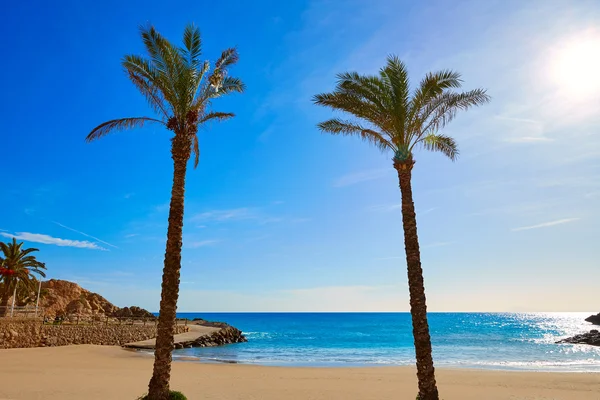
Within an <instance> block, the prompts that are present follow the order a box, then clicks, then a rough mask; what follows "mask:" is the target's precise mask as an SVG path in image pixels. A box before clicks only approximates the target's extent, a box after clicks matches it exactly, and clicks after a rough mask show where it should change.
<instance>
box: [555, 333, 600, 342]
mask: <svg viewBox="0 0 600 400" xmlns="http://www.w3.org/2000/svg"><path fill="white" fill-rule="evenodd" d="M556 343H559V344H565V343H569V344H589V345H592V346H600V332H598V330H597V329H592V330H591V331H590V332H589V333H583V334H581V335H575V336H573V337H570V338H566V339H563V340H559V341H558V342H556Z"/></svg>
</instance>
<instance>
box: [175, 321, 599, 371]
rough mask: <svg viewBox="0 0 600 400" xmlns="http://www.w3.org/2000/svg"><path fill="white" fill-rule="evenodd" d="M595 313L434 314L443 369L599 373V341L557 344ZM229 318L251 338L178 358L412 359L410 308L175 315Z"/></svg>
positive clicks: (344, 363) (291, 362)
mask: <svg viewBox="0 0 600 400" xmlns="http://www.w3.org/2000/svg"><path fill="white" fill-rule="evenodd" d="M590 314H591V313H430V314H429V324H430V331H431V341H432V345H433V357H434V362H435V365H436V366H438V367H452V368H471V369H473V368H475V369H496V370H527V371H556V372H600V347H593V346H587V345H569V344H555V342H556V341H557V340H559V339H563V338H566V337H569V336H572V335H576V334H580V333H584V332H588V331H589V330H590V329H593V325H591V324H589V323H587V322H585V321H584V319H585V318H586V317H587V316H589V315H590ZM178 317H179V318H204V319H207V320H211V321H224V322H227V323H229V324H230V325H233V326H235V327H237V328H238V329H240V330H242V331H243V332H244V335H246V337H247V338H248V342H247V343H237V344H231V345H227V346H223V347H212V348H191V349H180V350H175V351H174V352H173V357H174V359H175V360H182V361H188V362H189V361H192V362H194V361H197V362H209V363H211V362H212V363H214V362H226V363H242V364H258V365H271V366H295V367H298V366H299V367H304V366H307V367H364V366H368V367H372V366H400V365H414V363H415V354H414V348H413V339H412V325H411V318H410V314H409V313H178Z"/></svg>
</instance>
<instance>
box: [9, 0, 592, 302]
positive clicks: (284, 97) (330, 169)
mask: <svg viewBox="0 0 600 400" xmlns="http://www.w3.org/2000/svg"><path fill="white" fill-rule="evenodd" d="M35 3H37V4H35ZM84 3H87V4H84ZM1 7H2V10H1V11H2V12H1V13H0V14H1V15H2V17H0V19H1V20H2V21H1V24H0V34H1V35H2V37H3V38H5V40H3V41H2V42H1V43H0V50H1V51H2V54H3V55H4V56H3V63H2V65H1V66H0V70H1V71H2V76H3V77H4V80H3V85H2V96H1V97H0V102H1V108H2V110H3V118H2V119H1V120H0V137H1V146H2V152H1V154H2V156H1V161H0V165H1V166H2V170H3V173H4V179H3V190H2V193H3V195H2V196H1V197H0V235H1V236H2V237H3V238H4V239H6V240H8V238H9V237H11V236H13V235H16V236H17V237H20V238H22V239H24V240H26V241H27V245H28V246H35V247H37V248H39V249H40V252H39V256H38V258H39V259H40V260H42V261H44V262H46V263H47V266H48V271H49V277H52V278H59V279H68V280H73V281H76V282H79V283H80V284H81V285H82V286H84V287H86V288H88V289H90V290H93V291H97V292H99V293H101V294H102V295H104V296H105V297H107V298H108V299H109V300H111V301H113V302H115V303H116V304H118V305H121V306H124V305H132V304H136V305H140V306H143V307H146V308H149V309H151V310H157V309H158V302H159V290H160V277H161V270H162V259H163V254H164V245H165V238H166V223H167V211H168V210H167V207H168V201H169V193H170V185H171V179H172V165H171V159H170V156H169V137H170V136H169V132H167V131H165V130H162V129H161V128H158V127H148V128H144V129H141V130H136V131H130V132H124V133H119V134H115V135H113V136H110V137H106V138H104V139H103V140H101V141H98V142H96V143H92V144H86V143H84V138H85V136H86V135H87V133H88V132H89V131H90V130H91V129H92V128H93V127H95V126H96V125H98V124H99V123H101V122H104V121H105V120H109V119H112V118H115V117H125V116H139V115H148V114H151V111H150V110H149V109H148V107H147V106H146V103H145V101H144V99H143V98H142V97H141V96H140V95H139V94H138V93H136V91H135V89H134V88H133V86H132V85H131V84H130V83H129V82H128V80H127V77H126V76H125V74H124V73H123V72H122V70H121V67H120V64H119V61H120V58H121V57H122V56H123V55H124V54H128V53H141V52H142V51H143V49H142V46H141V41H140V39H139V35H138V26H139V25H140V24H142V23H147V22H150V23H152V24H154V25H155V26H156V27H157V29H159V30H160V31H161V33H163V34H164V35H165V36H167V37H168V38H169V39H171V40H172V41H175V42H179V40H180V38H181V33H182V30H183V27H184V25H185V24H186V23H188V22H195V23H196V24H197V25H198V26H199V27H200V29H201V30H202V34H203V40H204V56H205V57H206V58H209V59H214V58H216V57H217V56H218V54H219V52H220V51H221V50H222V49H224V48H226V47H230V46H237V47H238V49H239V52H240V62H239V65H238V66H237V67H235V69H234V70H233V72H232V74H235V75H236V76H238V77H240V78H242V79H243V80H244V81H245V83H246V85H247V92H246V93H245V94H243V95H237V96H233V97H231V98H229V99H222V100H219V101H218V102H217V103H216V104H215V109H217V110H219V111H231V112H235V113H236V114H237V117H236V118H235V119H234V120H232V121H229V122H226V123H222V124H215V125H211V126H210V127H208V129H206V130H203V131H202V132H201V133H200V143H201V161H200V165H199V167H198V169H197V170H190V171H189V173H188V179H187V191H186V219H185V227H184V249H183V262H182V283H181V297H180V302H179V310H180V311H352V310H357V311H391V310H399V311H405V310H407V309H408V295H407V285H406V272H405V260H404V249H403V240H402V227H401V215H400V210H399V206H398V205H399V202H400V193H399V190H398V183H397V177H396V176H395V171H394V170H393V169H392V165H391V155H389V154H387V155H385V154H381V153H380V152H379V151H378V150H376V149H374V148H372V147H370V146H369V145H367V144H365V143H362V142H360V141H359V140H356V139H353V138H341V137H329V136H326V135H322V134H320V133H319V132H318V131H317V129H316V128H315V124H316V123H317V122H319V121H320V120H322V119H324V118H327V117H329V116H330V113H329V112H328V111H327V110H324V109H319V108H317V107H316V106H313V105H312V104H311V102H310V98H311V97H312V95H314V94H316V93H319V92H323V91H327V90H330V89H331V88H332V87H333V85H334V77H335V74H336V73H338V72H342V71H346V70H355V71H359V72H362V73H373V72H375V71H377V69H378V68H379V67H380V66H381V65H383V63H384V61H385V57H386V56H387V55H388V54H390V53H395V54H397V55H398V56H400V57H401V58H402V59H403V60H404V61H405V62H406V63H407V64H408V66H409V69H410V71H411V75H412V77H413V81H417V80H418V79H419V78H420V77H421V76H422V75H423V74H424V73H425V72H427V71H430V70H438V69H443V68H451V69H455V70H458V71H460V72H461V73H462V74H463V78H464V81H465V86H464V87H465V88H466V89H469V88H475V87H485V88H487V89H488V91H489V94H490V95H491V96H492V97H493V101H492V103H490V104H489V105H487V106H484V107H482V108H480V109H478V110H474V111H469V112H468V113H466V114H464V115H461V116H460V117H459V118H457V119H456V120H455V121H454V122H453V123H452V124H451V125H450V126H449V127H448V128H447V129H446V130H445V133H446V134H449V135H452V136H453V137H455V138H456V140H457V141H458V143H459V145H460V149H461V158H460V159H459V160H458V162H456V163H452V162H450V161H449V160H447V159H444V158H443V157H442V156H440V155H439V154H425V153H419V154H417V164H416V167H415V172H414V180H413V184H414V195H415V203H416V207H417V212H418V223H419V237H420V242H421V245H422V261H423V267H424V269H425V279H426V289H427V293H428V301H429V308H430V310H432V311H587V310H590V311H591V310H594V309H597V306H598V304H597V282H598V281H599V280H600V268H598V259H599V256H600V246H598V244H597V238H598V233H599V232H598V223H599V217H600V215H599V208H598V201H599V199H600V164H599V163H598V159H599V156H600V138H599V135H598V132H597V126H598V124H599V123H600V79H599V78H598V77H597V76H596V75H597V73H594V72H593V71H597V70H599V69H600V30H598V29H597V28H595V27H597V26H600V4H598V2H596V1H585V0H580V1H578V2H571V1H553V0H543V1H542V0H540V1H528V2H522V1H492V0H489V1H485V2H482V1H455V2H452V6H450V2H447V1H429V2H417V1H370V2H363V1H348V0H340V1H314V2H312V1H290V2H276V1H256V2H241V1H239V2H225V3H223V2H221V3H219V2H212V3H211V4H210V6H209V5H207V4H204V3H203V2H181V3H178V4H177V5H169V6H167V5H166V3H164V2H158V1H145V2H137V1H131V2H114V1H106V2H93V3H92V2H74V1H65V2H59V3H53V4H47V3H46V2H10V3H6V4H3V5H2V6H1ZM590 71H591V72H590ZM596 311H597V310H596Z"/></svg>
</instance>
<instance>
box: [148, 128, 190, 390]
mask: <svg viewBox="0 0 600 400" xmlns="http://www.w3.org/2000/svg"><path fill="white" fill-rule="evenodd" d="M181 136H182V135H175V137H174V138H173V145H172V149H171V156H172V158H173V164H174V173H173V188H172V189H171V206H170V210H169V228H168V231H167V248H166V251H165V266H164V269H163V277H162V293H161V300H160V314H159V316H158V328H157V337H156V348H155V351H154V371H153V374H152V379H151V380H150V384H149V385H148V399H149V400H167V399H168V398H169V380H170V378H171V352H172V351H173V344H174V340H173V334H174V332H175V317H176V312H177V299H178V297H179V272H180V269H181V244H182V231H183V205H184V193H185V173H186V168H187V162H188V160H189V158H190V142H189V140H186V139H184V138H181Z"/></svg>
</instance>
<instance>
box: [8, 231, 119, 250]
mask: <svg viewBox="0 0 600 400" xmlns="http://www.w3.org/2000/svg"><path fill="white" fill-rule="evenodd" d="M0 236H4V237H8V238H15V239H18V240H25V241H28V242H34V243H43V244H52V245H55V246H61V247H77V248H80V249H92V250H105V251H107V249H105V248H104V247H100V246H98V245H97V244H96V243H92V242H88V241H85V240H84V241H81V240H70V239H61V238H55V237H52V236H50V235H44V234H41V233H30V232H17V233H16V234H11V233H4V232H0Z"/></svg>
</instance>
